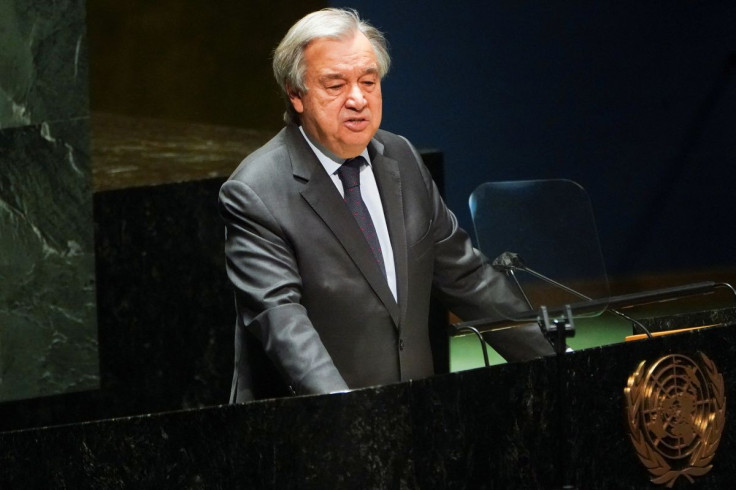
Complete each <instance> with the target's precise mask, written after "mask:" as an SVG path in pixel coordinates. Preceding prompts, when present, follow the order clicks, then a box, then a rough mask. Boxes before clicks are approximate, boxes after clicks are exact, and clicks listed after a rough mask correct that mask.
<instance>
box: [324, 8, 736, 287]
mask: <svg viewBox="0 0 736 490" xmlns="http://www.w3.org/2000/svg"><path fill="white" fill-rule="evenodd" d="M334 3H335V4H337V5H340V6H342V5H349V6H351V7H354V8H356V9H358V10H359V11H360V12H361V14H362V15H363V16H365V17H366V18H368V19H370V20H371V21H372V22H373V23H375V24H376V25H378V26H379V27H380V28H381V29H382V30H383V31H385V32H386V34H387V36H388V38H389V39H390V41H391V45H392V55H393V59H394V66H393V72H392V73H390V74H389V77H388V78H387V79H386V80H385V83H384V106H385V107H384V127H385V128H386V129H390V130H395V131H398V132H401V133H402V134H404V135H406V136H408V137H409V138H410V139H411V140H413V141H414V142H415V143H417V144H429V145H435V146H437V147H439V148H441V149H442V150H443V151H444V152H445V162H446V165H447V167H446V176H447V177H446V184H445V186H446V190H447V195H448V201H449V204H450V205H451V207H452V208H453V209H454V210H455V211H456V213H457V214H458V215H459V217H460V219H461V222H462V223H463V224H465V225H468V224H469V213H468V211H467V208H468V207H467V196H468V195H469V193H470V192H471V191H472V190H473V189H474V188H475V187H476V186H477V185H478V184H479V183H481V182H484V181H494V180H516V179H543V178H569V179H572V180H575V181H577V182H578V183H580V184H581V185H583V187H585V188H586V189H587V190H588V193H589V194H590V196H591V200H592V204H593V208H594V212H595V215H596V218H597V224H598V228H599V234H600V241H601V245H602V249H603V255H604V258H605V260H606V263H607V266H608V270H609V274H611V275H614V276H615V275H630V274H643V273H650V272H655V273H662V272H665V271H689V270H698V269H700V270H703V269H704V270H710V269H724V268H733V266H734V265H736V254H734V249H735V248H736V247H734V238H736V232H735V231H734V227H733V223H734V211H735V210H736V205H734V200H733V197H732V191H731V189H732V186H733V183H732V181H733V177H734V176H735V175H736V172H734V170H733V165H734V163H735V162H736V29H734V26H735V25H736V3H734V2H731V1H705V2H690V1H688V2H684V1H678V2H662V1H660V2H632V1H620V0H619V1H603V2H593V3H591V2H580V1H574V2H562V1H557V2H531V1H524V2H518V1H504V0H501V1H498V0H494V1H490V2H488V1H482V2H481V1H469V2H445V1H441V0H429V1H426V2H422V3H421V8H420V7H418V6H417V5H416V4H413V3H411V4H410V3H409V2H389V1H382V0H378V1H376V0H371V1H368V0H355V1H352V2H334ZM561 231H562V230H561Z"/></svg>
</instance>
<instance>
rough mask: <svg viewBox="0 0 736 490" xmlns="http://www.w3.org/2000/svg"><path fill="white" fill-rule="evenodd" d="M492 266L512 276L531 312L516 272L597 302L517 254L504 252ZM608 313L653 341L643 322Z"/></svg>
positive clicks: (613, 311)
mask: <svg viewBox="0 0 736 490" xmlns="http://www.w3.org/2000/svg"><path fill="white" fill-rule="evenodd" d="M491 266H492V267H493V268H494V269H496V270H497V271H499V272H505V273H506V274H508V275H509V276H511V278H512V279H513V280H514V282H515V283H516V286H517V287H518V288H519V291H521V294H522V296H523V297H524V301H526V304H527V306H528V307H529V309H530V310H533V309H534V307H533V306H532V304H531V302H530V301H529V298H528V297H527V296H526V293H525V292H524V289H523V288H522V287H521V284H519V281H518V279H517V278H516V275H515V274H514V271H516V270H520V271H524V272H526V273H528V274H531V275H532V276H534V277H536V278H538V279H541V280H542V281H544V282H546V283H547V284H551V285H553V286H555V287H557V288H558V289H562V290H563V291H566V292H568V293H570V294H572V295H574V296H577V297H578V298H580V299H583V300H585V301H591V302H592V301H595V300H593V298H590V297H588V296H586V295H584V294H583V293H581V292H578V291H576V290H574V289H572V288H570V287H568V286H566V285H564V284H562V283H560V282H557V281H555V280H554V279H551V278H549V277H547V276H545V275H543V274H540V273H539V272H537V271H535V270H533V269H530V268H529V267H527V265H526V263H525V262H524V260H523V259H522V258H521V257H520V256H519V254H517V253H514V252H503V253H502V254H501V255H499V256H498V257H496V258H495V259H494V261H493V262H492V263H491ZM608 311H610V312H611V313H614V314H616V315H618V316H619V317H621V318H623V319H624V320H626V321H629V322H631V323H632V324H633V325H635V326H636V327H638V328H639V329H640V330H641V331H642V332H643V333H645V334H646V336H647V338H648V339H651V338H652V334H651V332H650V331H649V329H647V327H645V326H644V325H642V324H641V322H639V321H637V320H635V319H633V318H631V317H630V316H628V315H626V314H625V313H622V312H620V311H618V310H617V309H615V308H610V307H609V308H608Z"/></svg>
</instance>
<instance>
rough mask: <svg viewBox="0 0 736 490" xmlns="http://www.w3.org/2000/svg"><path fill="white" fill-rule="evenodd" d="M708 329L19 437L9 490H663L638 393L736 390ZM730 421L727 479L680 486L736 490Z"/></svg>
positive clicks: (726, 330) (725, 356) (722, 350)
mask: <svg viewBox="0 0 736 490" xmlns="http://www.w3.org/2000/svg"><path fill="white" fill-rule="evenodd" d="M706 316H709V318H715V317H717V318H719V319H721V320H722V321H723V323H724V325H723V326H717V327H710V328H705V329H702V330H693V331H689V332H685V333H678V334H673V335H668V336H663V337H657V338H655V339H653V340H645V341H635V342H628V343H622V344H616V345H610V346H606V347H600V348H594V349H589V350H584V351H579V352H575V353H571V354H567V355H565V356H564V357H563V358H560V359H558V358H545V359H538V360H535V361H531V362H526V363H518V364H508V365H500V366H495V367H491V368H485V369H478V370H473V371H466V372H462V373H453V374H446V375H441V376H436V377H434V378H431V379H426V380H420V381H414V382H408V383H401V384H396V385H391V386H384V387H377V388H369V389H363V390H358V391H353V392H349V393H344V394H335V395H326V396H312V397H299V398H289V399H277V400H266V401H259V402H253V403H249V404H245V405H237V406H219V407H213V408H205V409H198V410H188V411H177V412H170V413H162V414H155V415H148V416H139V417H130V418H120V419H112V420H106V421H99V422H90V423H83V424H74V425H67V426H59V427H50V428H42V429H32V430H23V431H15V432H5V433H2V434H0V447H2V460H1V461H0V465H2V468H3V471H2V472H1V473H0V487H2V488H279V489H283V488H503V489H511V488H514V489H516V488H560V487H561V485H562V484H563V483H567V484H570V485H572V486H573V487H575V488H580V489H597V488H600V489H604V488H605V489H609V488H659V486H656V485H653V484H651V483H650V474H649V472H648V471H647V469H646V468H645V467H644V466H643V465H642V463H641V462H640V461H639V458H638V457H637V455H636V452H635V451H634V447H633V445H632V443H631V441H630V437H629V428H628V424H627V422H626V417H625V414H626V406H625V400H624V388H625V387H626V384H627V380H628V378H629V376H630V375H631V374H632V373H633V372H634V371H635V369H636V368H637V366H638V365H639V363H640V362H641V361H644V360H647V361H654V360H656V359H658V358H661V357H662V356H666V355H669V354H682V355H685V356H690V357H696V356H698V355H699V354H698V352H702V353H704V354H705V355H707V356H708V357H709V358H710V359H711V360H712V361H713V363H714V365H715V366H716V367H717V369H718V370H719V372H720V373H721V374H722V375H723V379H724V381H725V392H726V397H728V396H729V395H730V394H732V393H734V389H735V388H736V373H734V371H735V370H736V329H735V328H734V327H733V326H729V325H732V324H733V323H734V319H736V311H734V310H726V311H718V312H712V313H709V314H707V315H706ZM560 369H562V374H563V376H562V378H560V377H558V374H560ZM559 379H563V380H564V382H563V383H562V384H558V380H559ZM561 407H562V408H563V410H562V411H560V408H561ZM732 412H733V410H731V409H730V407H728V405H727V406H726V416H725V428H724V430H723V434H722V438H721V440H720V447H719V448H718V451H717V453H716V455H715V457H714V458H713V460H712V461H711V464H712V465H713V469H712V470H711V471H710V472H709V473H707V474H706V475H704V476H699V477H697V478H696V479H695V482H694V484H691V483H689V482H688V481H687V480H686V479H685V478H684V477H683V478H679V479H678V480H677V481H675V482H674V488H728V487H729V483H730V482H729V479H730V477H731V475H732V474H733V471H734V466H735V465H734V456H733V454H734V450H736V440H735V438H736V430H734V420H733V416H732ZM560 414H563V416H561V415H560Z"/></svg>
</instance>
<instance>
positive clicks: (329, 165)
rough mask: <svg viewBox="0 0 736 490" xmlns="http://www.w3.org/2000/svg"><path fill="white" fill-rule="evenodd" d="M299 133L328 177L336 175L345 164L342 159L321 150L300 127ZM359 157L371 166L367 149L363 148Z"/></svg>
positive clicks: (320, 146) (323, 149)
mask: <svg viewBox="0 0 736 490" xmlns="http://www.w3.org/2000/svg"><path fill="white" fill-rule="evenodd" d="M299 131H301V133H302V136H304V139H305V140H307V143H308V144H309V146H310V147H311V148H312V151H314V154H315V155H317V159H318V160H319V162H320V163H321V164H322V166H323V167H324V168H325V170H326V171H327V173H328V174H329V175H333V174H334V173H336V172H337V169H339V168H340V165H342V164H343V163H345V160H344V159H341V158H338V157H336V156H335V155H333V154H332V153H331V152H329V151H328V150H327V149H326V148H323V147H322V145H319V144H317V143H315V142H313V141H312V139H311V138H310V137H309V136H307V133H306V132H304V128H303V127H302V126H299ZM360 156H362V157H363V158H365V161H366V162H367V163H368V165H370V164H371V157H370V156H369V155H368V148H365V149H364V150H363V152H362V153H361V154H360Z"/></svg>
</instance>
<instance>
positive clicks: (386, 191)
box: [371, 151, 409, 318]
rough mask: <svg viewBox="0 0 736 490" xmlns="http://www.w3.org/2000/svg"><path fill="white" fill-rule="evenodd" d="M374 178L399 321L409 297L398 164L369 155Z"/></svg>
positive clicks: (372, 154)
mask: <svg viewBox="0 0 736 490" xmlns="http://www.w3.org/2000/svg"><path fill="white" fill-rule="evenodd" d="M371 162H372V165H373V174H374V175H375V177H376V184H377V185H378V190H379V191H380V193H381V203H382V205H383V214H384V216H385V217H386V225H387V226H388V234H389V236H390V238H391V248H392V249H393V253H394V267H395V268H396V290H397V296H398V298H399V306H400V307H401V317H402V318H404V317H405V314H406V308H407V303H408V302H407V297H408V293H409V282H408V277H409V271H408V265H407V260H408V258H407V246H406V228H405V223H404V205H403V199H402V195H401V176H400V173H399V162H397V161H396V160H393V159H391V158H388V157H385V156H383V155H382V154H381V153H379V152H378V151H376V152H375V153H374V152H371Z"/></svg>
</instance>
